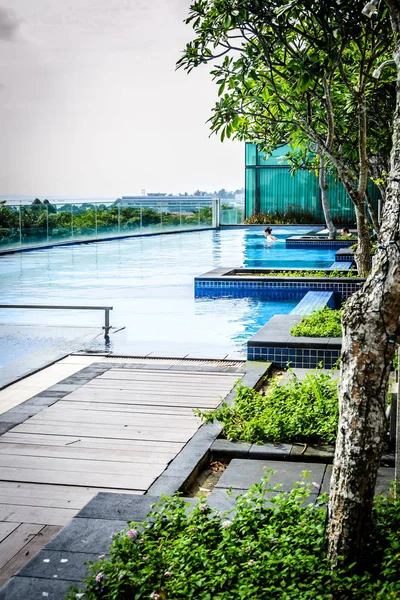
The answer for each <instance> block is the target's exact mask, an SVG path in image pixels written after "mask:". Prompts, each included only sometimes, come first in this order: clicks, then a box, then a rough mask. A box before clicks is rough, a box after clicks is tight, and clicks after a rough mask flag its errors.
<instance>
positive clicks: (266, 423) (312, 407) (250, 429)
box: [196, 372, 339, 444]
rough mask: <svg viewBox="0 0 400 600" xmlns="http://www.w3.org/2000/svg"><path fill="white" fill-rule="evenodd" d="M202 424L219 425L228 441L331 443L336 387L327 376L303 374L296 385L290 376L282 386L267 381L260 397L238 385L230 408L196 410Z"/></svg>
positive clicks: (274, 379) (336, 405)
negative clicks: (214, 422)
mask: <svg viewBox="0 0 400 600" xmlns="http://www.w3.org/2000/svg"><path fill="white" fill-rule="evenodd" d="M196 414H197V415H199V416H200V417H201V418H202V419H203V420H204V421H205V422H206V423H210V422H213V421H214V420H217V421H220V422H221V423H222V424H223V426H224V430H223V433H224V435H225V437H226V438H227V439H228V440H234V441H237V440H242V441H244V442H249V443H252V444H262V443H265V442H307V443H308V442H315V443H322V442H326V443H334V442H335V440H336V433H337V425H338V414H339V410H338V387H337V381H335V380H334V379H333V378H332V376H331V375H330V374H329V373H320V372H315V373H312V374H307V375H306V378H305V379H304V380H302V381H300V380H299V379H298V378H297V377H296V376H295V375H293V374H292V377H291V379H290V380H289V381H288V382H287V383H284V384H282V385H279V380H278V379H276V378H273V379H271V382H270V385H269V387H268V388H267V390H266V395H265V396H263V395H261V394H260V393H259V392H256V391H255V390H254V389H252V388H248V387H245V386H241V385H239V386H238V387H237V391H236V398H235V400H234V401H233V403H232V405H231V406H229V405H228V404H227V403H226V402H224V403H222V405H221V406H220V407H219V408H217V409H214V410H205V411H201V410H197V411H196Z"/></svg>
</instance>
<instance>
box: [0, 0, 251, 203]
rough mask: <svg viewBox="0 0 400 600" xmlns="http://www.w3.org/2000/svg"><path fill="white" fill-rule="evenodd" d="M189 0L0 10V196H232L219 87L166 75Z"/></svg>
mask: <svg viewBox="0 0 400 600" xmlns="http://www.w3.org/2000/svg"><path fill="white" fill-rule="evenodd" d="M189 5H190V0H0V132H1V134H0V135H1V137H0V197H1V196H6V195H10V194H21V195H24V194H26V195H33V196H39V197H45V196H75V197H94V196H100V197H107V196H109V197H117V196H120V195H133V194H140V191H141V189H143V188H144V189H145V190H146V192H156V191H164V192H174V193H176V192H184V191H188V192H193V191H194V190H195V189H196V188H200V189H206V190H208V191H213V190H215V189H219V188H221V187H225V188H228V189H235V188H239V187H242V185H243V184H244V147H243V145H242V144H239V143H232V142H224V143H223V144H222V143H221V142H220V141H219V138H218V137H215V136H213V137H212V138H209V137H208V136H209V129H208V125H207V124H206V123H205V121H206V120H207V119H208V117H209V116H210V114H211V108H212V106H213V105H214V102H215V99H216V91H217V88H216V86H215V84H213V83H212V81H211V77H210V76H209V75H208V73H207V70H206V69H205V68H204V69H201V70H198V71H195V72H192V73H191V74H190V75H187V74H186V73H185V72H184V71H178V72H175V62H176V60H177V59H178V58H179V56H180V53H181V50H182V49H183V48H184V46H185V44H186V42H188V41H189V40H190V39H191V36H192V30H191V28H190V27H189V26H187V25H185V24H184V23H183V19H184V18H185V17H186V16H187V13H188V7H189Z"/></svg>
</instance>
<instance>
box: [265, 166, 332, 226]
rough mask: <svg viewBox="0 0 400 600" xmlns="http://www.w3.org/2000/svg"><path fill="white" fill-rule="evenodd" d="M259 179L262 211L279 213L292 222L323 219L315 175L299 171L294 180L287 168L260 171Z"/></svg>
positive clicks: (310, 221) (309, 221)
mask: <svg viewBox="0 0 400 600" xmlns="http://www.w3.org/2000/svg"><path fill="white" fill-rule="evenodd" d="M259 178H260V210H261V212H264V213H275V214H277V213H278V215H279V216H280V217H281V218H282V220H283V221H285V222H289V223H290V222H296V220H297V221H299V222H303V223H306V222H308V223H312V222H315V221H318V220H320V219H321V217H320V203H319V189H318V179H317V177H315V175H314V174H312V173H309V172H307V171H298V172H297V173H296V175H295V176H294V177H293V176H292V175H291V174H290V173H289V171H288V170H286V169H260V170H259ZM296 215H297V217H298V218H297V219H296ZM299 219H300V220H299Z"/></svg>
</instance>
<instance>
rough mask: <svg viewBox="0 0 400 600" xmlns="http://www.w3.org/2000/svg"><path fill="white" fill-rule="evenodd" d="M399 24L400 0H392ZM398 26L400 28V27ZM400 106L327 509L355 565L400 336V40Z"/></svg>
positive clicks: (349, 352)
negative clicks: (390, 372)
mask: <svg viewBox="0 0 400 600" xmlns="http://www.w3.org/2000/svg"><path fill="white" fill-rule="evenodd" d="M388 5H389V7H390V8H391V13H392V18H393V15H395V16H396V18H398V21H397V25H398V26H399V25H400V1H399V0H392V1H388ZM399 28H400V27H399ZM395 59H396V64H397V73H398V79H397V105H396V112H395V117H394V126H393V149H392V155H391V171H390V177H389V182H388V189H387V195H386V201H385V206H384V211H383V215H382V224H381V244H380V246H381V247H380V249H379V250H378V254H377V256H376V260H375V261H374V267H373V270H372V272H371V274H370V276H369V277H368V279H367V281H366V283H365V285H364V287H363V288H362V290H360V291H358V292H357V293H356V294H354V296H352V297H351V298H350V300H349V301H348V302H347V304H346V307H345V310H344V313H343V346H342V362H341V379H340V390H339V407H340V418H339V430H338V437H337V441H336V453H335V461H334V467H333V474H332V480H331V495H330V501H329V509H328V519H329V520H328V528H327V535H328V553H329V557H330V558H331V559H332V561H333V564H334V565H336V564H337V563H338V562H339V557H340V556H343V558H344V561H345V562H354V561H355V560H357V559H359V558H360V557H361V555H362V551H363V549H364V547H365V542H366V539H365V534H366V527H365V526H366V523H367V522H368V520H369V519H370V516H371V509H372V501H373V497H374V489H375V483H376V477H377V470H378V467H379V461H380V457H381V453H382V449H383V440H384V431H385V408H386V392H387V385H388V379H389V371H390V365H391V360H392V358H393V355H394V352H395V348H396V343H398V341H399V336H400V326H399V318H400V224H399V223H400V41H399V37H397V42H396V48H395Z"/></svg>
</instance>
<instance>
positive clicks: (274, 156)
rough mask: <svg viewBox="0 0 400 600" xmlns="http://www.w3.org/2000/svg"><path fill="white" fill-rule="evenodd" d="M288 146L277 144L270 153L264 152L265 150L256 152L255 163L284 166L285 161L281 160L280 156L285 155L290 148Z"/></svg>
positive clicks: (263, 165) (261, 165)
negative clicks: (277, 146)
mask: <svg viewBox="0 0 400 600" xmlns="http://www.w3.org/2000/svg"><path fill="white" fill-rule="evenodd" d="M290 149H291V148H290V146H287V145H285V146H279V148H276V149H275V150H274V151H273V152H272V153H271V154H266V153H265V152H258V156H257V164H258V165H259V166H260V167H266V166H282V165H283V166H284V165H286V164H287V161H285V160H283V159H282V157H283V156H285V154H287V153H288V152H289V150H290Z"/></svg>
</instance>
